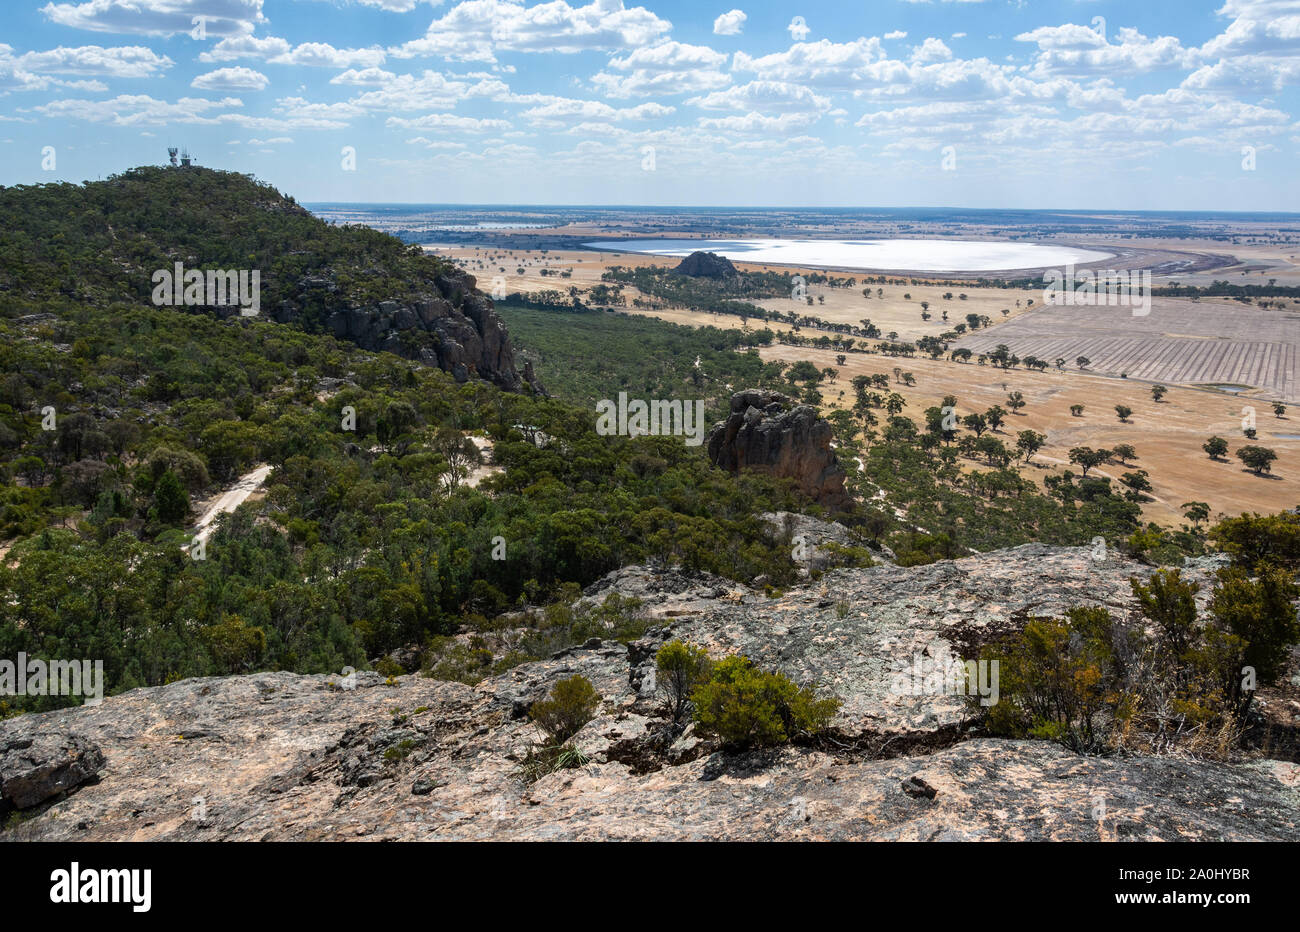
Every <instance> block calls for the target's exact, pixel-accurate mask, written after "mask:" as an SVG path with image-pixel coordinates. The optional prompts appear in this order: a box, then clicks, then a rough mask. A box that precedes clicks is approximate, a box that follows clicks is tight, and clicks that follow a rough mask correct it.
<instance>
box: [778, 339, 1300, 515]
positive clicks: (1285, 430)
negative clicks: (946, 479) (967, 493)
mask: <svg viewBox="0 0 1300 932" xmlns="http://www.w3.org/2000/svg"><path fill="white" fill-rule="evenodd" d="M759 355H761V356H762V357H763V359H765V360H775V359H779V360H781V361H783V362H797V361H799V360H801V359H806V360H808V361H810V362H813V363H815V364H816V365H817V367H818V368H827V367H829V368H833V369H835V370H837V373H838V375H837V377H836V379H835V381H834V382H823V383H822V385H821V392H822V395H823V397H824V399H825V402H824V405H823V408H824V410H825V411H827V412H829V411H830V410H832V409H834V408H836V407H841V408H845V409H849V408H851V407H852V405H853V388H852V386H851V385H850V382H851V381H852V379H853V377H854V376H856V375H877V374H883V375H886V376H888V377H889V378H890V381H891V383H892V384H891V387H890V391H896V392H898V393H899V394H901V395H902V396H903V397H904V398H905V399H906V400H907V407H906V408H905V409H904V410H903V414H904V415H906V416H907V417H910V418H911V419H912V420H913V421H915V422H918V423H923V422H924V420H925V418H924V414H923V412H924V411H925V409H926V408H927V407H930V406H932V405H940V404H942V403H943V401H942V399H943V397H944V396H945V395H948V394H952V395H955V396H956V397H957V413H958V415H959V416H960V415H965V414H969V413H972V412H983V411H986V410H988V409H989V408H990V407H992V406H993V405H995V404H1000V405H1002V407H1003V408H1006V407H1007V405H1006V400H1007V394H1008V393H1009V392H1013V391H1019V392H1022V393H1023V395H1024V398H1025V401H1026V405H1025V407H1024V408H1023V409H1022V410H1021V411H1020V412H1018V413H1015V414H1012V415H1010V416H1009V417H1008V418H1007V421H1006V423H1005V424H1004V425H1003V427H1002V430H1001V432H1000V433H998V434H997V435H996V436H998V438H999V439H1001V440H1002V442H1003V443H1005V444H1007V445H1008V446H1014V445H1015V440H1016V434H1017V432H1019V431H1022V430H1026V429H1031V430H1036V431H1038V432H1039V433H1041V434H1044V435H1045V436H1046V437H1047V443H1046V445H1045V446H1044V447H1043V449H1042V450H1041V452H1039V453H1038V454H1037V455H1035V456H1034V458H1033V464H1032V468H1030V469H1026V470H1024V471H1023V473H1022V474H1023V475H1024V476H1025V477H1026V478H1028V479H1036V480H1038V481H1039V482H1041V481H1042V480H1043V479H1044V478H1046V477H1047V476H1048V475H1051V474H1053V473H1055V474H1060V473H1061V472H1063V471H1064V470H1065V469H1067V468H1068V469H1072V470H1074V472H1075V473H1076V474H1077V473H1078V472H1079V468H1078V467H1077V466H1070V465H1069V451H1070V449H1071V448H1072V447H1078V446H1090V447H1094V448H1102V447H1105V448H1108V449H1109V448H1113V447H1114V446H1115V445H1116V444H1120V443H1128V444H1131V445H1132V446H1134V447H1135V448H1136V449H1137V451H1138V458H1137V459H1136V460H1134V461H1132V462H1131V464H1130V465H1128V466H1118V465H1115V464H1108V465H1106V466H1103V467H1101V468H1100V469H1095V470H1093V471H1092V473H1091V474H1100V475H1103V476H1108V477H1110V478H1111V479H1113V480H1118V479H1119V477H1120V476H1121V475H1122V474H1123V473H1125V472H1128V471H1130V470H1132V469H1137V468H1141V469H1145V470H1147V471H1148V472H1149V473H1150V481H1151V485H1152V487H1153V489H1154V493H1153V494H1154V496H1155V498H1154V500H1153V501H1151V502H1148V503H1146V504H1145V505H1143V509H1142V510H1143V512H1144V514H1145V515H1146V517H1147V519H1148V520H1152V521H1157V522H1159V523H1160V524H1163V525H1166V526H1174V527H1176V526H1178V525H1179V524H1180V523H1182V520H1183V518H1182V507H1181V506H1182V504H1183V502H1191V501H1201V502H1206V503H1207V504H1209V506H1210V508H1211V512H1212V513H1213V514H1229V515H1236V514H1241V513H1242V512H1246V511H1257V512H1267V513H1271V512H1276V511H1280V510H1282V509H1284V508H1293V507H1295V506H1297V505H1300V468H1297V464H1300V429H1297V427H1296V419H1295V416H1294V412H1293V411H1288V412H1287V414H1286V416H1284V417H1281V418H1278V417H1275V416H1274V415H1273V413H1272V409H1271V408H1270V407H1260V408H1259V409H1258V411H1257V415H1256V418H1257V422H1256V423H1257V425H1258V431H1259V437H1258V439H1257V440H1247V439H1246V438H1245V437H1244V436H1242V432H1241V407H1242V400H1241V399H1240V398H1237V397H1233V396H1232V395H1229V394H1225V393H1223V392H1216V391H1205V390H1202V389H1194V388H1180V387H1177V386H1174V387H1172V388H1170V390H1169V393H1168V394H1167V395H1166V396H1165V398H1164V400H1162V401H1160V402H1156V401H1154V400H1153V399H1152V397H1151V390H1150V386H1149V385H1148V384H1146V383H1144V382H1133V381H1123V380H1119V379H1111V378H1105V377H1103V376H1099V375H1091V374H1089V373H1086V372H1078V371H1077V370H1066V371H1065V372H1057V371H1055V370H1049V371H1047V372H1026V371H1025V370H1024V369H1011V370H1008V371H1005V372H1004V371H1002V370H1001V369H995V368H993V367H992V366H980V365H976V364H975V363H955V362H950V361H948V360H946V359H945V360H931V359H928V358H912V359H902V358H896V357H892V356H883V355H880V354H870V355H868V354H862V353H850V354H848V357H847V358H846V360H845V362H844V364H843V365H840V364H839V363H838V362H837V360H836V354H835V351H834V350H821V349H814V348H812V347H806V346H781V345H776V346H768V347H763V348H761V349H760V350H759ZM895 368H899V369H902V370H904V371H907V372H911V373H913V374H914V376H915V378H916V384H915V385H913V386H907V385H903V384H901V383H899V382H897V381H895V380H894V375H893V371H894V369H895ZM841 393H842V394H841ZM1074 404H1081V405H1084V410H1083V414H1082V416H1080V417H1075V416H1074V415H1072V414H1071V413H1070V406H1071V405H1074ZM1117 404H1124V405H1127V406H1128V407H1130V408H1132V409H1133V414H1132V416H1131V417H1130V419H1129V421H1128V422H1127V423H1124V422H1121V421H1120V420H1119V418H1118V417H1117V415H1116V413H1115V407H1114V406H1115V405H1117ZM1211 435H1218V436H1222V437H1224V438H1225V439H1227V440H1228V442H1229V445H1230V448H1231V450H1232V453H1235V452H1236V451H1237V450H1238V449H1239V448H1240V447H1241V446H1243V445H1245V444H1249V443H1255V444H1259V445H1260V446H1265V447H1269V448H1271V449H1273V450H1275V451H1276V452H1277V455H1278V459H1277V462H1276V463H1274V464H1273V474H1272V475H1269V476H1256V475H1254V474H1252V473H1251V472H1250V471H1249V470H1247V469H1244V468H1243V467H1242V464H1241V462H1240V461H1238V460H1237V458H1236V457H1235V456H1233V455H1232V453H1230V454H1229V458H1228V460H1227V461H1226V462H1224V461H1215V460H1211V459H1210V458H1209V457H1208V456H1206V454H1205V452H1204V451H1203V450H1202V449H1201V444H1203V443H1204V442H1205V441H1206V439H1207V438H1209V437H1210V436H1211ZM969 465H971V466H972V467H973V468H978V469H985V468H986V467H985V466H983V465H982V464H978V465H977V464H973V463H971V464H969Z"/></svg>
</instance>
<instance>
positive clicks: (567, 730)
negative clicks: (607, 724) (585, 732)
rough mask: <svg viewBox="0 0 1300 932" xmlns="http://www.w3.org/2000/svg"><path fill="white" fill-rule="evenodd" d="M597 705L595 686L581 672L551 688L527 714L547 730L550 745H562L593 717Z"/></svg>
mask: <svg viewBox="0 0 1300 932" xmlns="http://www.w3.org/2000/svg"><path fill="white" fill-rule="evenodd" d="M599 708H600V693H598V692H596V687H595V686H592V685H591V680H589V679H587V678H586V677H585V676H583V675H582V674H581V673H575V674H574V675H573V676H571V677H569V678H568V679H564V680H560V681H559V682H558V683H556V684H555V685H554V686H553V687H551V696H550V698H549V699H539V700H538V701H537V702H534V703H533V707H532V709H530V710H529V717H530V718H531V719H532V720H533V722H534V723H535V724H536V725H537V727H539V728H541V729H542V731H544V732H546V735H547V737H548V738H549V739H550V743H551V744H564V743H565V742H566V741H568V740H569V739H570V738H572V737H573V736H574V735H576V734H577V733H578V729H580V728H582V726H583V725H585V724H587V723H588V722H589V721H591V720H592V719H593V718H595V717H596V710H597V709H599Z"/></svg>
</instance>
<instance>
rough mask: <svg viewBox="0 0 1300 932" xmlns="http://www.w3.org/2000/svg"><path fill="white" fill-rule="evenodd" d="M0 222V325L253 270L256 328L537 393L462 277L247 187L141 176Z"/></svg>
mask: <svg viewBox="0 0 1300 932" xmlns="http://www.w3.org/2000/svg"><path fill="white" fill-rule="evenodd" d="M0 219H3V220H4V222H3V223H0V257H2V258H3V259H4V261H3V262H0V312H3V311H5V310H7V309H8V310H11V311H12V312H14V313H16V312H17V311H16V309H17V308H23V309H27V308H29V307H30V305H31V303H32V302H33V301H39V300H41V299H48V300H57V299H59V298H67V297H69V296H71V297H75V298H77V299H79V300H82V301H85V302H88V303H95V304H98V305H105V304H109V303H112V302H117V301H121V302H126V303H131V304H148V303H150V302H151V299H152V295H153V289H154V282H153V279H152V277H153V275H154V273H155V272H156V271H158V270H160V269H161V270H167V271H169V272H170V270H172V269H173V268H174V267H175V265H176V264H177V263H180V264H181V265H182V266H183V268H184V269H185V270H200V271H205V272H206V271H213V270H249V271H251V270H256V271H257V272H258V273H259V275H260V285H261V287H260V302H259V303H260V308H261V316H262V317H263V318H268V319H271V320H274V321H277V322H279V323H283V324H292V325H294V326H297V327H299V328H301V329H303V330H306V331H308V332H313V333H320V332H329V333H332V334H333V335H334V336H336V337H338V338H339V339H343V340H348V341H350V342H353V343H356V344H357V345H359V346H361V347H363V348H365V349H371V350H383V351H386V352H391V353H395V354H397V355H399V356H403V357H406V358H408V359H419V360H421V361H423V362H425V363H427V364H429V365H432V366H437V367H438V368H441V369H443V370H445V371H447V372H450V373H452V375H454V376H455V377H456V379H457V380H458V381H466V380H468V379H472V378H479V379H484V380H487V381H489V382H492V383H493V384H495V385H498V386H499V387H501V388H504V389H506V390H509V391H519V390H520V389H522V388H523V387H524V385H526V384H531V385H532V386H533V387H534V388H535V389H540V385H539V384H538V383H537V382H536V380H535V379H534V378H532V374H531V372H530V371H527V370H526V371H525V372H524V373H523V374H522V375H521V374H520V372H519V371H518V370H517V369H516V366H515V360H514V349H513V347H512V345H511V343H510V336H509V333H508V332H507V330H506V328H505V326H504V324H502V322H501V320H500V318H498V317H497V314H496V312H495V310H494V308H493V304H492V301H491V299H490V298H488V297H487V295H485V294H483V293H482V292H480V291H479V290H478V288H477V282H476V281H475V279H474V277H473V276H472V275H469V274H468V273H466V272H465V271H464V270H462V269H459V268H457V267H456V266H454V265H453V264H452V263H450V262H448V261H446V260H444V259H440V258H438V257H437V256H431V255H426V254H425V253H424V251H423V250H422V249H421V248H420V247H418V246H408V245H406V244H404V243H402V242H401V241H400V240H398V239H396V238H395V237H392V236H389V235H388V234H386V233H380V232H378V231H376V230H372V229H370V228H368V227H364V226H333V225H330V224H328V223H326V222H325V221H323V220H321V219H319V218H317V217H315V216H313V215H312V214H311V212H310V211H308V210H306V209H305V208H303V207H302V206H300V205H299V204H298V202H297V201H296V200H295V199H294V198H292V197H290V196H288V195H285V194H281V193H280V192H279V191H278V190H276V189H275V188H274V187H272V186H271V185H269V184H266V183H264V182H261V181H258V180H257V179H255V178H253V177H252V176H251V175H243V174H239V173H237V172H226V171H218V170H215V169H211V168H202V167H200V166H196V165H195V166H189V167H188V168H186V169H185V170H184V171H177V170H175V169H174V168H172V167H171V166H148V167H142V168H135V169H131V170H130V171H127V172H123V173H122V174H120V175H114V176H112V177H110V178H109V179H107V180H106V181H99V182H87V183H85V184H83V185H73V184H48V185H24V186H17V187H8V188H0ZM68 268H73V269H76V271H77V274H76V276H75V278H71V279H70V278H69V277H68V275H67V272H66V270H67V269H68ZM193 309H194V310H196V311H199V312H207V313H211V314H215V315H217V316H221V317H231V316H234V315H236V314H238V313H240V311H239V308H238V307H237V306H234V305H217V304H214V305H197V306H194V307H193Z"/></svg>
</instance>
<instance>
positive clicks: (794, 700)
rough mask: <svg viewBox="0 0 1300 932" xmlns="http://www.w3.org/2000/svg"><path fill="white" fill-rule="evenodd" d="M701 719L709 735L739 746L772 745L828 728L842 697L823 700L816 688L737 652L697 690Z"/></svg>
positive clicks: (698, 718) (698, 719)
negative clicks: (804, 684) (818, 696)
mask: <svg viewBox="0 0 1300 932" xmlns="http://www.w3.org/2000/svg"><path fill="white" fill-rule="evenodd" d="M691 702H692V704H693V705H694V707H695V722H696V724H697V725H698V726H699V729H700V731H701V732H703V733H704V734H710V735H716V736H717V737H719V738H721V739H722V740H723V741H724V742H725V743H727V744H729V745H733V746H735V747H771V746H773V745H779V744H786V743H788V742H790V741H792V740H796V739H799V738H807V737H811V736H813V735H815V734H817V733H818V732H820V731H822V730H823V729H824V728H825V727H826V725H827V723H828V722H829V721H830V719H831V717H832V716H833V715H834V714H835V713H836V712H837V711H838V710H839V707H840V701H839V700H838V699H834V698H831V699H818V698H817V696H816V694H815V693H814V692H813V690H812V689H809V688H808V687H806V686H805V687H800V686H798V685H796V684H795V683H794V682H793V681H792V680H791V679H790V678H789V677H787V676H785V675H784V674H781V673H769V672H767V671H764V670H760V669H758V668H757V667H755V666H754V664H753V663H752V662H751V661H750V660H749V658H748V657H743V656H732V657H727V658H726V659H724V660H721V661H719V662H718V663H717V664H716V665H715V666H714V667H713V675H712V677H711V678H710V679H709V681H708V682H706V683H702V684H701V685H700V686H698V687H696V689H695V691H694V692H693V693H692V694H691Z"/></svg>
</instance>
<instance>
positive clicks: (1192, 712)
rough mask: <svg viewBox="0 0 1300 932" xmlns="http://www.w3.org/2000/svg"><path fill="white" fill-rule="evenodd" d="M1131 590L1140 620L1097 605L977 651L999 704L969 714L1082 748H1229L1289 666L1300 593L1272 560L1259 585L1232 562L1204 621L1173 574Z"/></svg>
mask: <svg viewBox="0 0 1300 932" xmlns="http://www.w3.org/2000/svg"><path fill="white" fill-rule="evenodd" d="M1131 584H1132V587H1133V594H1134V596H1135V597H1136V599H1137V603H1138V606H1139V608H1140V610H1141V612H1142V615H1143V618H1144V624H1143V625H1121V624H1118V623H1116V622H1115V621H1114V620H1112V619H1111V617H1110V614H1109V613H1108V612H1107V611H1106V610H1105V609H1102V608H1095V607H1093V608H1072V609H1069V610H1068V611H1067V612H1066V617H1065V618H1064V619H1054V618H1035V619H1032V620H1030V621H1029V622H1028V623H1027V624H1026V625H1025V628H1024V630H1023V631H1022V632H1020V633H1019V634H1018V635H1016V636H1015V637H1013V638H1011V639H1010V640H1009V641H1008V642H1007V643H1005V644H1003V645H1001V646H997V647H992V648H988V649H986V650H985V651H984V652H983V657H984V659H987V660H997V661H999V668H1000V669H999V693H1000V696H1001V698H1000V701H999V702H998V703H997V704H996V705H994V706H993V707H991V708H988V709H981V708H980V707H979V706H978V704H977V698H978V697H972V699H971V708H972V709H973V710H974V711H976V712H978V713H979V714H980V715H982V716H983V719H984V723H985V725H986V727H988V729H989V730H990V731H991V732H992V733H994V734H999V735H1006V736H1009V737H1017V738H1026V737H1035V738H1046V739H1049V740H1053V741H1058V742H1060V743H1061V744H1064V745H1065V746H1067V747H1070V748H1072V749H1074V750H1077V751H1102V750H1107V749H1112V748H1120V747H1124V746H1131V745H1138V746H1141V747H1142V749H1143V750H1146V751H1151V752H1162V751H1167V750H1169V749H1170V748H1173V747H1177V748H1179V749H1180V750H1184V751H1190V752H1193V753H1207V754H1212V755H1216V756H1223V755H1225V754H1226V753H1227V752H1228V750H1229V749H1230V747H1231V745H1232V743H1233V742H1235V741H1237V740H1238V738H1239V737H1240V735H1241V734H1242V731H1243V728H1244V726H1245V723H1246V716H1247V713H1248V712H1249V709H1250V705H1251V699H1252V697H1253V696H1254V690H1255V688H1256V687H1257V686H1261V685H1270V684H1273V683H1276V682H1277V681H1278V679H1279V678H1281V677H1282V676H1284V675H1285V673H1286V671H1287V658H1288V655H1289V651H1290V648H1291V647H1292V646H1293V645H1294V644H1295V643H1296V642H1297V641H1300V619H1297V617H1296V610H1295V607H1294V605H1293V602H1294V600H1295V599H1296V598H1297V597H1300V587H1297V586H1296V584H1295V583H1294V582H1293V581H1292V580H1291V578H1290V576H1289V575H1288V573H1287V572H1286V571H1285V570H1281V569H1277V568H1274V567H1269V566H1267V564H1264V568H1263V569H1262V571H1261V573H1260V575H1259V576H1258V577H1257V578H1251V577H1250V576H1249V575H1247V571H1246V570H1245V569H1244V568H1243V567H1239V566H1234V567H1228V568H1226V569H1223V570H1220V571H1219V574H1218V584H1217V586H1216V587H1215V590H1214V593H1213V595H1212V597H1211V599H1210V603H1209V612H1208V617H1201V616H1200V614H1199V612H1198V610H1197V605H1196V594H1197V591H1198V589H1199V587H1198V586H1197V584H1195V583H1193V582H1189V581H1187V580H1184V579H1183V578H1182V576H1181V574H1180V573H1179V572H1178V571H1177V570H1162V571H1159V572H1156V573H1154V574H1152V576H1151V578H1150V579H1149V580H1148V581H1147V582H1146V583H1142V582H1140V581H1139V580H1136V579H1134V580H1132V581H1131ZM1148 628H1149V629H1150V630H1151V631H1152V634H1151V635H1148V634H1147V633H1146V629H1148ZM1250 671H1253V677H1252V676H1249V675H1248V673H1249V672H1250Z"/></svg>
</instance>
